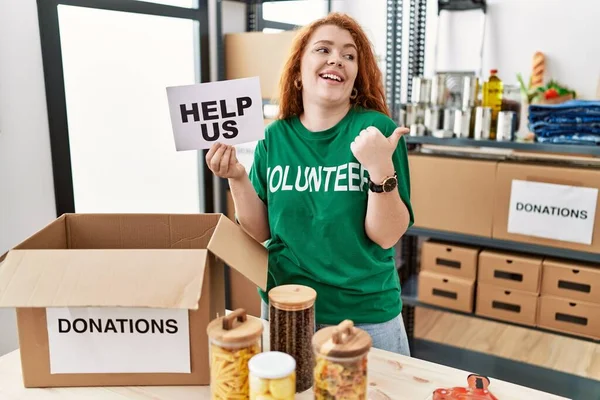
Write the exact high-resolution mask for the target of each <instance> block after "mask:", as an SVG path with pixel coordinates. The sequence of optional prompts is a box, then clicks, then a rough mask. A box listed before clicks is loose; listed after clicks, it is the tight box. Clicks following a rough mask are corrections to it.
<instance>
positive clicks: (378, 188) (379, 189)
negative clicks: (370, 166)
mask: <svg viewBox="0 0 600 400" xmlns="http://www.w3.org/2000/svg"><path fill="white" fill-rule="evenodd" d="M390 180H394V182H392V185H391V186H389V185H388V186H389V187H390V190H389V191H392V190H394V189H395V188H396V186H397V184H398V174H397V173H396V172H394V175H392V176H389V177H387V178H385V179H384V181H383V182H382V183H381V184H376V183H375V182H373V181H372V180H371V178H370V177H369V189H370V190H371V191H372V192H375V193H383V192H385V191H386V183H389V182H388V181H390Z"/></svg>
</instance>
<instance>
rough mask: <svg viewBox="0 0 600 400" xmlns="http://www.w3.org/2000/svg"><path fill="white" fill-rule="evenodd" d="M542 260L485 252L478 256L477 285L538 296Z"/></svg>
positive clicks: (539, 258)
mask: <svg viewBox="0 0 600 400" xmlns="http://www.w3.org/2000/svg"><path fill="white" fill-rule="evenodd" d="M541 278H542V258H541V257H532V256H524V255H517V254H511V253H502V252H496V251H489V250H485V251H482V252H481V253H480V254H479V276H478V278H477V281H478V282H479V283H488V284H490V285H496V286H501V287H504V288H507V289H516V290H520V291H523V292H530V293H535V294H538V293H539V292H540V281H541Z"/></svg>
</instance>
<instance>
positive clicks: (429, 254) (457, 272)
mask: <svg viewBox="0 0 600 400" xmlns="http://www.w3.org/2000/svg"><path fill="white" fill-rule="evenodd" d="M478 253H479V249H477V248H472V247H461V246H455V245H450V244H445V243H437V242H431V241H430V242H425V243H423V248H422V250H421V272H420V274H419V288H418V297H419V300H420V301H422V302H424V303H429V304H434V305H437V306H440V307H446V308H450V309H453V310H457V311H462V312H466V313H471V312H473V296H474V288H475V281H476V279H477V255H478Z"/></svg>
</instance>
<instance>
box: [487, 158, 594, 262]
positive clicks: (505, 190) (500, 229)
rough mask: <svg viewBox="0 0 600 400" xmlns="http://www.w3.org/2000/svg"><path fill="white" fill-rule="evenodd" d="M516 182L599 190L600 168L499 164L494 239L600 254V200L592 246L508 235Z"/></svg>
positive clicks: (513, 234) (514, 234)
mask: <svg viewBox="0 0 600 400" xmlns="http://www.w3.org/2000/svg"><path fill="white" fill-rule="evenodd" d="M515 179H517V180H523V181H532V182H543V183H554V184H559V185H568V186H581V187H589V188H600V169H598V168H566V167H552V166H546V165H527V164H523V163H518V164H516V163H500V164H499V165H498V174H497V177H496V189H495V192H496V206H495V210H494V233H493V236H494V238H495V239H505V240H513V241H517V242H526V243H533V244H539V245H543V246H552V247H562V248H567V249H572V250H579V251H586V252H590V253H600V201H598V203H597V205H596V217H595V222H594V235H593V238H592V244H591V245H587V244H581V243H573V242H567V241H562V240H554V239H545V238H540V237H535V236H528V235H521V234H516V233H508V214H509V206H510V193H511V185H512V181H513V180H515Z"/></svg>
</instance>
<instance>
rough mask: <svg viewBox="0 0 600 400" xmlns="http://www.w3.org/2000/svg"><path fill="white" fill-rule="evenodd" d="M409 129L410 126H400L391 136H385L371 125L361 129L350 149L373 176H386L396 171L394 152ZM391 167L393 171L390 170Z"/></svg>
mask: <svg viewBox="0 0 600 400" xmlns="http://www.w3.org/2000/svg"><path fill="white" fill-rule="evenodd" d="M409 131H410V130H409V129H408V128H401V127H399V128H396V130H394V132H393V133H392V134H391V135H390V136H389V137H385V135H384V134H383V133H381V131H380V130H379V129H377V128H375V127H374V126H370V127H368V128H367V129H363V130H362V131H360V134H359V135H358V136H357V137H356V138H355V139H354V141H353V142H352V143H350V150H352V154H354V157H356V159H357V160H358V162H359V163H361V164H362V166H363V167H364V168H365V169H366V170H367V171H369V174H370V175H371V176H374V177H376V176H379V175H383V177H385V176H387V174H389V173H391V174H393V173H394V171H393V168H394V166H393V163H392V154H394V151H395V150H396V147H397V146H398V142H399V141H400V138H401V137H402V136H403V135H405V134H407V133H408V132H409ZM390 168H391V169H392V171H389V169H390Z"/></svg>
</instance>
